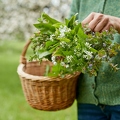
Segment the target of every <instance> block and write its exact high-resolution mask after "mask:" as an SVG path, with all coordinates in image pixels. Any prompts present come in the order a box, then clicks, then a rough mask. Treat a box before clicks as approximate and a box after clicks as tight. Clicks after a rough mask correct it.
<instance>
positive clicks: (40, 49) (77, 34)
mask: <svg viewBox="0 0 120 120" xmlns="http://www.w3.org/2000/svg"><path fill="white" fill-rule="evenodd" d="M34 26H35V27H36V28H37V32H35V33H34V36H33V37H31V41H32V49H33V53H34V54H33V56H31V58H30V60H38V61H40V62H41V61H42V60H43V59H44V60H49V61H51V62H52V63H53V67H52V71H51V72H48V73H47V76H55V77H57V76H64V75H66V74H73V73H75V72H78V71H80V72H82V73H89V74H90V75H95V76H96V75H97V71H98V70H99V67H100V65H101V63H102V62H103V61H105V62H108V63H110V65H111V66H112V67H113V68H114V69H115V70H117V69H118V68H117V66H116V65H113V64H112V57H114V56H115V55H116V54H117V51H118V50H119V49H120V45H119V44H118V43H115V42H113V38H114V37H113V36H114V34H116V31H115V30H114V29H111V30H110V31H104V32H101V33H100V32H92V31H90V30H89V29H88V28H87V27H84V28H83V27H82V25H81V23H80V22H78V21H77V20H76V14H75V15H74V16H72V17H71V18H70V19H65V20H64V22H60V21H57V20H56V19H54V18H51V17H50V16H49V15H47V14H45V13H43V14H42V15H41V17H40V18H38V23H37V24H34ZM48 68H49V67H47V69H48ZM47 71H49V70H47Z"/></svg>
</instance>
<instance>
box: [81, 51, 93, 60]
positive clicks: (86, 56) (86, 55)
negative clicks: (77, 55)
mask: <svg viewBox="0 0 120 120" xmlns="http://www.w3.org/2000/svg"><path fill="white" fill-rule="evenodd" d="M84 53H85V55H83V58H86V59H87V60H90V59H91V58H92V57H93V55H92V52H90V51H87V50H85V51H84Z"/></svg>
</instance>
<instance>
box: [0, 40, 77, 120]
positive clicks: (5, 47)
mask: <svg viewBox="0 0 120 120" xmlns="http://www.w3.org/2000/svg"><path fill="white" fill-rule="evenodd" d="M24 45H25V42H24V41H0V120H77V110H76V102H74V104H73V105H72V106H71V107H70V108H67V109H65V110H61V111H57V112H48V111H41V110H36V109H33V108H31V107H30V106H29V105H28V103H27V102H26V100H25V98H24V95H23V91H22V88H21V83H20V80H19V77H18V75H17V72H16V70H17V66H18V65H19V58H20V54H21V50H22V49H23V46H24ZM28 51H29V52H28V53H27V54H30V53H31V51H30V50H28Z"/></svg>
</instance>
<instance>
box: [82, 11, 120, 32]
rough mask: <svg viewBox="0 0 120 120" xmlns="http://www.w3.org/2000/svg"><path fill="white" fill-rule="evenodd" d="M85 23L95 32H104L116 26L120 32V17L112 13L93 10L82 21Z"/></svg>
mask: <svg viewBox="0 0 120 120" xmlns="http://www.w3.org/2000/svg"><path fill="white" fill-rule="evenodd" d="M84 25H88V27H89V28H90V29H91V30H92V31H94V32H102V31H104V30H109V29H110V27H114V28H115V29H116V30H117V31H118V32H119V33H120V18H117V17H114V16H110V15H104V14H101V13H95V12H92V13H91V14H89V15H88V17H86V18H85V19H84V20H83V21H82V26H83V27H84Z"/></svg>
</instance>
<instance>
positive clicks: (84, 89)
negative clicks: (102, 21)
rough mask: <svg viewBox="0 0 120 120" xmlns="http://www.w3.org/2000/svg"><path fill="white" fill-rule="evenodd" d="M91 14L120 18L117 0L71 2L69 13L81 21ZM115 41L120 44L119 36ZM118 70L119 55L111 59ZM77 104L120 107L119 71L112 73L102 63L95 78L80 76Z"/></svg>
mask: <svg viewBox="0 0 120 120" xmlns="http://www.w3.org/2000/svg"><path fill="white" fill-rule="evenodd" d="M91 12H99V13H103V14H108V15H112V16H116V17H120V1H119V0H114V1H113V0H73V2H72V4H71V13H70V15H74V14H75V13H78V18H77V19H78V20H79V21H82V20H83V19H84V18H85V17H87V16H88V15H89V14H90V13H91ZM114 40H115V41H117V42H119V43H120V34H116V35H115V39H114ZM113 62H114V63H115V64H118V67H119V68H120V53H118V55H117V56H116V57H115V58H114V59H113ZM77 100H78V103H92V104H96V105H97V104H106V105H117V104H119V105H120V70H118V71H117V72H114V71H113V70H112V69H111V67H110V66H109V65H108V64H107V63H103V64H102V66H101V67H100V69H99V72H98V75H97V77H90V76H89V75H88V74H81V75H80V79H79V82H78V97H77Z"/></svg>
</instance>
